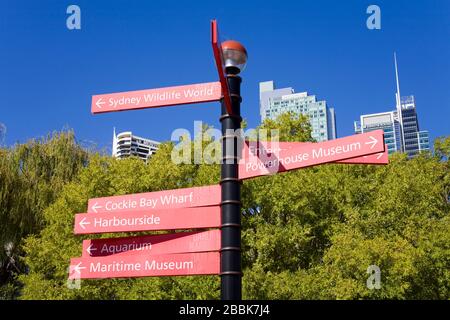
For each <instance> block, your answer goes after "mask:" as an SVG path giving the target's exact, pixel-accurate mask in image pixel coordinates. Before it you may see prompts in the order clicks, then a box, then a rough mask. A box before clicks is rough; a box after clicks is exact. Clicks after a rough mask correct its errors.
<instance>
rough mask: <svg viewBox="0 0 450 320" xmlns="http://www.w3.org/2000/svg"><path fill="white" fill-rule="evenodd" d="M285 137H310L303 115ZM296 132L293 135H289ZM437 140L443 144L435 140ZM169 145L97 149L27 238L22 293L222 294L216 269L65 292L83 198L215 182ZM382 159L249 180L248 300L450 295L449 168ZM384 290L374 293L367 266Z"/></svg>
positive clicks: (286, 121)
mask: <svg viewBox="0 0 450 320" xmlns="http://www.w3.org/2000/svg"><path fill="white" fill-rule="evenodd" d="M277 127H281V129H282V130H281V132H280V139H281V140H282V141H311V140H312V139H311V134H310V128H309V125H308V124H307V119H305V118H303V117H297V118H296V117H292V115H290V116H283V117H281V118H279V119H278V120H276V121H273V120H270V121H268V122H265V123H264V124H263V125H262V128H277ZM292 136H295V140H292ZM441 146H442V144H441ZM172 148H173V145H172V144H171V143H166V144H162V145H161V148H160V150H159V151H158V152H157V153H156V154H155V155H154V156H153V157H152V158H151V160H150V161H149V163H148V164H147V165H146V164H145V163H143V162H142V161H139V160H138V159H134V158H130V159H126V160H121V161H117V160H114V159H111V158H109V157H101V156H98V155H96V156H92V157H91V158H90V162H89V165H88V166H86V167H84V168H82V169H81V172H80V174H79V175H78V176H77V178H76V179H75V180H73V181H71V182H69V183H67V184H65V185H64V187H63V188H62V190H61V192H60V194H59V196H58V197H57V199H56V201H54V202H53V203H52V204H51V205H50V206H49V207H48V208H47V209H45V210H44V211H43V215H42V217H43V219H44V221H45V227H44V229H43V230H42V231H41V232H40V233H39V234H34V235H31V236H29V237H28V238H27V239H26V241H25V243H24V250H25V253H26V255H25V256H24V263H26V265H27V266H28V268H29V272H28V273H27V274H24V275H22V276H21V277H20V280H21V281H22V282H23V284H24V288H23V291H22V298H23V299H217V298H219V291H220V280H219V277H217V276H202V277H160V278H139V279H103V280H83V281H82V283H81V288H80V289H79V290H76V289H69V288H68V287H67V276H68V266H69V261H70V258H71V257H76V256H80V255H81V242H82V240H83V239H87V238H96V237H104V238H108V237H116V236H123V235H124V234H106V235H90V236H74V235H73V222H74V214H76V213H79V212H86V205H87V201H88V199H89V198H93V197H101V196H111V195H121V194H129V193H136V192H148V191H158V190H165V189H173V188H183V187H190V186H202V185H211V184H216V183H218V182H219V177H220V172H219V166H218V165H203V164H202V165H198V164H197V165H194V164H182V165H175V164H174V163H172V161H171V152H172ZM445 148H446V147H445V145H444V146H442V147H441V149H439V150H441V151H440V152H442V153H441V154H437V155H432V154H430V153H424V154H421V155H420V156H418V157H416V158H414V159H411V160H408V159H407V158H406V157H405V156H404V155H401V154H398V155H393V156H391V157H390V164H389V165H387V166H370V165H344V164H326V165H321V166H316V167H312V168H307V169H301V170H297V171H292V172H286V173H282V174H278V175H274V176H267V177H260V178H256V179H251V180H247V181H245V182H244V184H243V187H242V200H243V208H242V214H243V219H242V221H243V229H242V246H243V251H242V252H243V269H244V270H243V271H244V277H243V295H244V298H247V299H448V298H450V292H449V289H450V232H449V231H450V217H449V213H450V204H449V202H448V197H449V190H450V171H449V163H448V159H444V158H443V157H442V154H445V152H447V154H448V151H449V150H448V147H447V149H445ZM372 265H376V266H378V267H379V268H380V270H381V288H380V289H369V288H368V287H367V279H368V278H369V276H370V274H368V273H367V269H368V267H369V266H372Z"/></svg>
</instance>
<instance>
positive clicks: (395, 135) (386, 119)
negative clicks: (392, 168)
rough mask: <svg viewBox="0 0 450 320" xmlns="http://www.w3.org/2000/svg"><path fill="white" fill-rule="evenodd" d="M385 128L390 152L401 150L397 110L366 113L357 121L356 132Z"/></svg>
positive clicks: (385, 140) (385, 139)
mask: <svg viewBox="0 0 450 320" xmlns="http://www.w3.org/2000/svg"><path fill="white" fill-rule="evenodd" d="M379 129H383V131H384V142H385V143H386V145H387V147H388V152H389V154H391V153H393V152H397V151H401V148H402V147H401V146H402V144H401V133H400V123H399V121H398V117H397V112H396V111H388V112H381V113H374V114H365V115H362V116H361V117H360V121H355V133H363V132H369V131H374V130H379Z"/></svg>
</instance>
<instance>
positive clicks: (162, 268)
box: [69, 252, 220, 280]
mask: <svg viewBox="0 0 450 320" xmlns="http://www.w3.org/2000/svg"><path fill="white" fill-rule="evenodd" d="M219 273H220V253H219V252H201V253H179V254H168V255H156V256H152V255H147V254H138V255H136V254H132V255H121V256H116V255H111V256H107V257H97V258H73V259H71V260H70V271H69V279H72V280H73V279H101V278H131V277H154V276H191V275H217V274H219Z"/></svg>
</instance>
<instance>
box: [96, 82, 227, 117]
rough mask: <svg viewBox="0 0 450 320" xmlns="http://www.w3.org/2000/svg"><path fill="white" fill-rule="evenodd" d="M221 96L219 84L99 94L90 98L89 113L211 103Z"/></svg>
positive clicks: (210, 83) (209, 83)
mask: <svg viewBox="0 0 450 320" xmlns="http://www.w3.org/2000/svg"><path fill="white" fill-rule="evenodd" d="M221 96H222V89H221V84H220V82H208V83H199V84H191V85H185V86H176V87H167V88H159V89H148V90H137V91H128V92H118V93H110V94H101V95H95V96H92V104H91V112H92V113H103V112H111V111H123V110H131V109H142V108H156V107H164V106H173V105H179V104H189V103H199V102H211V101H219V100H220V98H221Z"/></svg>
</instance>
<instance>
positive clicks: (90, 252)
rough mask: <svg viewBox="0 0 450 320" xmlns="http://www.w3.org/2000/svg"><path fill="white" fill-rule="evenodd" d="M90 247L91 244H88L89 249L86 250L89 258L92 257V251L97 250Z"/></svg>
mask: <svg viewBox="0 0 450 320" xmlns="http://www.w3.org/2000/svg"><path fill="white" fill-rule="evenodd" d="M92 246H93V244H90V245H89V247H87V248H86V252H87V253H88V255H90V256H92V251H97V248H93V247H92Z"/></svg>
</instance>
